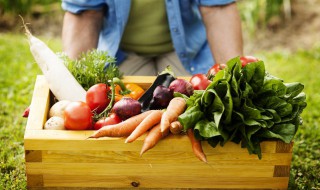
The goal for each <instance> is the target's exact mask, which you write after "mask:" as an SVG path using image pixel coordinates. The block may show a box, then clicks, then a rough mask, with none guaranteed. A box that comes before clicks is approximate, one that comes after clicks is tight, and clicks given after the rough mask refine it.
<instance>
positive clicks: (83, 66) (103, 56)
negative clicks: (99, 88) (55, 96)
mask: <svg viewBox="0 0 320 190" xmlns="http://www.w3.org/2000/svg"><path fill="white" fill-rule="evenodd" d="M59 56H60V57H61V58H62V59H63V61H64V63H65V65H66V66H67V68H68V69H69V71H70V72H71V73H72V75H73V76H74V77H75V78H76V79H77V81H78V82H79V83H80V84H81V86H82V87H83V88H84V89H85V90H88V89H89V88H90V87H91V86H93V85H94V84H97V83H108V82H107V81H108V80H109V79H113V78H114V77H118V78H122V75H123V73H121V72H120V70H119V68H118V67H117V66H116V64H115V58H114V57H112V56H109V55H108V53H107V52H104V51H100V50H92V51H88V52H86V53H82V54H81V55H80V57H79V58H78V59H77V60H71V59H70V58H68V57H67V56H66V55H64V54H60V55H59ZM106 63H108V66H107V67H106V66H105V65H106Z"/></svg>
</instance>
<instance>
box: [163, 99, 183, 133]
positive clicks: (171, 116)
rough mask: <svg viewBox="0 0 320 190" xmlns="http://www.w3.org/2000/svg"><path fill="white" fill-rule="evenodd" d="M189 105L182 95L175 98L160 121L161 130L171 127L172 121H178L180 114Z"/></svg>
mask: <svg viewBox="0 0 320 190" xmlns="http://www.w3.org/2000/svg"><path fill="white" fill-rule="evenodd" d="M186 107H187V103H186V101H185V100H184V99H183V98H181V97H175V98H173V99H172V100H171V101H170V103H169V105H168V107H167V110H166V111H165V112H164V113H163V115H162V118H161V123H160V129H161V132H163V131H165V130H166V129H168V128H169V127H170V123H172V122H173V121H176V120H177V119H178V116H179V115H180V114H182V113H183V112H184V110H185V109H186Z"/></svg>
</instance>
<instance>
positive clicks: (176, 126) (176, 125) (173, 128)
mask: <svg viewBox="0 0 320 190" xmlns="http://www.w3.org/2000/svg"><path fill="white" fill-rule="evenodd" d="M182 129H183V126H182V125H181V123H180V121H178V120H177V121H174V122H172V123H171V124H170V132H171V133H172V134H174V135H177V134H179V133H181V131H182Z"/></svg>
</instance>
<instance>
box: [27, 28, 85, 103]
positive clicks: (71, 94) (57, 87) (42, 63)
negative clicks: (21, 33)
mask: <svg viewBox="0 0 320 190" xmlns="http://www.w3.org/2000/svg"><path fill="white" fill-rule="evenodd" d="M25 28H26V34H27V36H28V39H29V44H30V51H31V53H32V55H33V57H34V59H35V60H36V62H37V63H38V65H39V67H40V69H41V70H42V73H43V74H44V76H45V78H46V80H47V82H48V84H49V88H50V90H51V91H52V93H53V94H54V96H55V97H56V98H57V99H58V100H70V101H83V102H85V100H86V91H85V90H84V89H83V88H82V86H81V85H80V84H79V83H78V82H77V80H76V79H75V78H74V76H73V75H72V74H71V73H70V71H69V70H68V68H67V67H66V66H65V65H64V64H63V61H62V60H61V59H60V58H59V57H58V56H57V55H56V54H55V53H54V52H53V51H52V50H51V49H50V48H49V47H48V46H47V45H46V44H45V43H44V42H42V41H41V40H39V39H38V38H36V37H34V36H33V35H32V34H31V33H30V31H29V30H28V29H27V27H25Z"/></svg>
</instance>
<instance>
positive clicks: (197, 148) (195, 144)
mask: <svg viewBox="0 0 320 190" xmlns="http://www.w3.org/2000/svg"><path fill="white" fill-rule="evenodd" d="M187 135H188V137H189V140H190V142H191V145H192V150H193V153H194V154H195V155H196V157H197V158H199V160H201V161H203V162H206V163H207V158H206V155H205V154H204V152H203V150H202V146H201V141H199V140H197V139H196V138H195V137H194V132H193V129H188V130H187Z"/></svg>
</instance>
